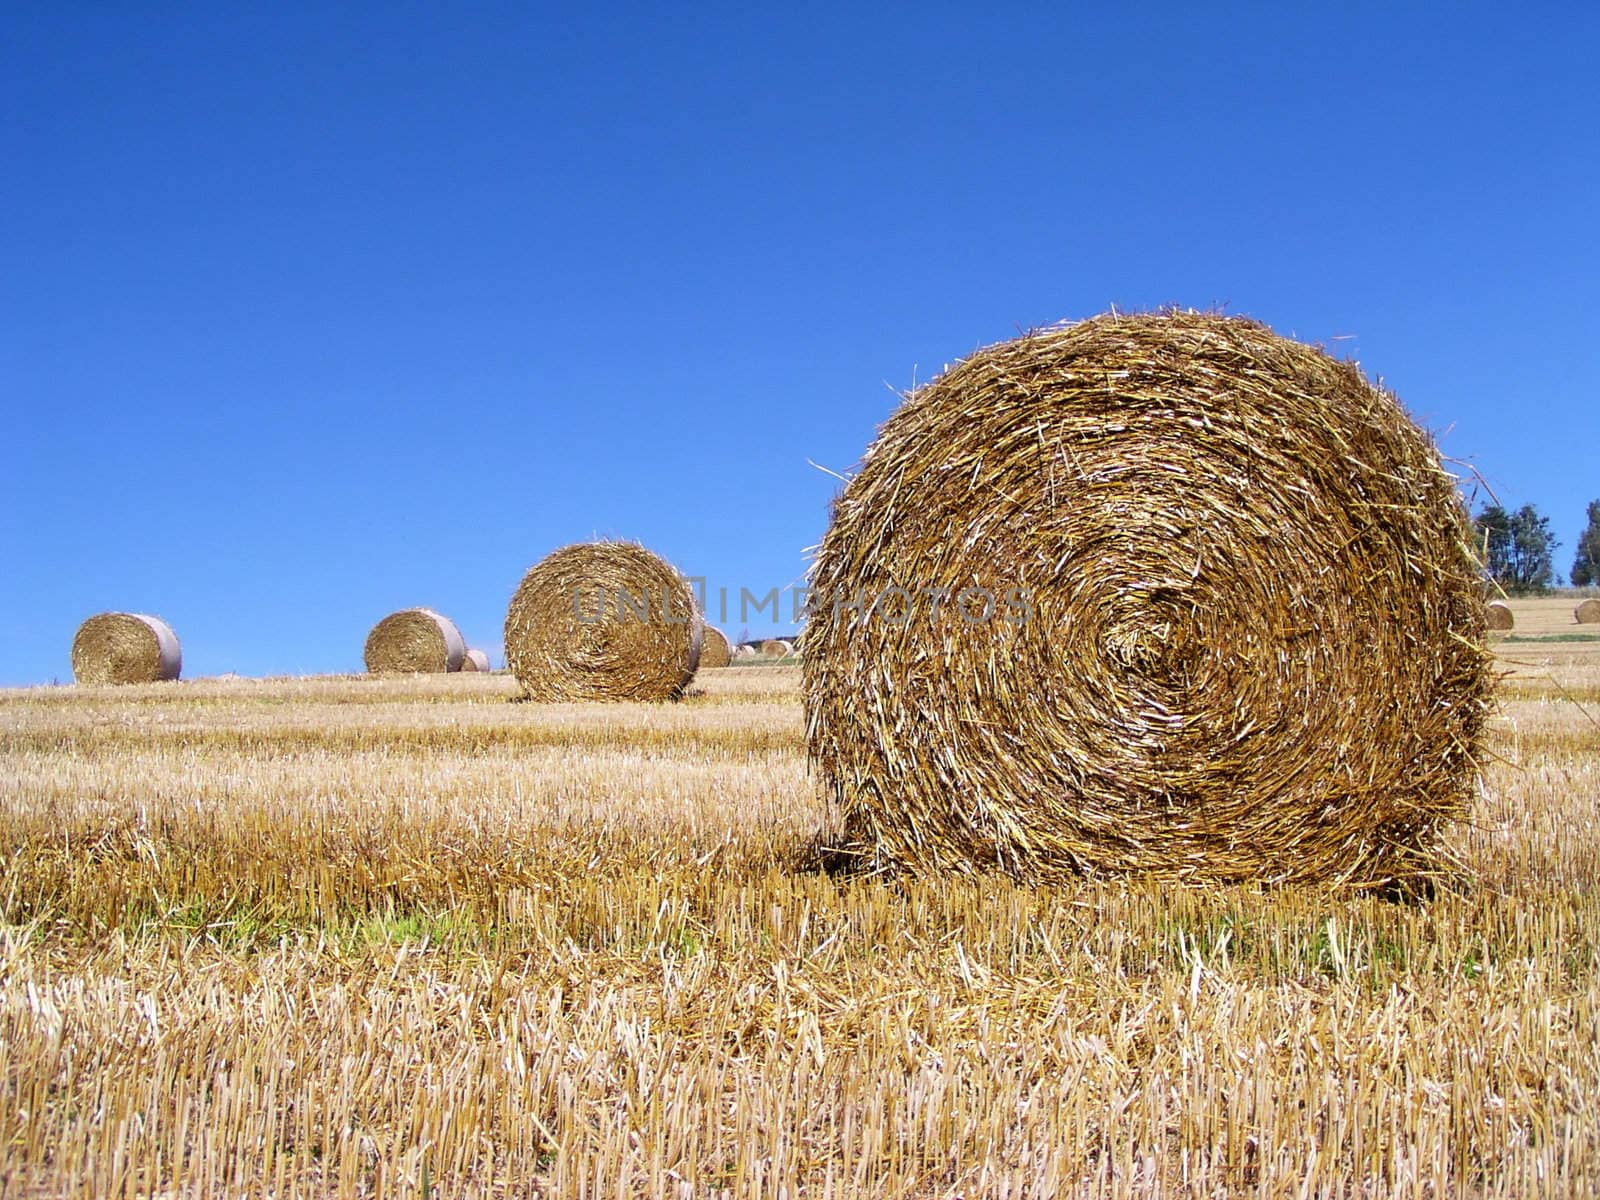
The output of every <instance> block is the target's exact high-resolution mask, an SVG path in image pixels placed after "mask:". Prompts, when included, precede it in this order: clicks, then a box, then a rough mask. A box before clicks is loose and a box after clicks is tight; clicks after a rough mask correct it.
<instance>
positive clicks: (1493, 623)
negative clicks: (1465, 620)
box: [1483, 600, 1517, 633]
mask: <svg viewBox="0 0 1600 1200" xmlns="http://www.w3.org/2000/svg"><path fill="white" fill-rule="evenodd" d="M1483 616H1484V621H1485V623H1486V624H1487V625H1488V627H1489V628H1490V629H1491V630H1493V631H1494V632H1496V633H1504V632H1505V631H1506V630H1508V629H1512V628H1514V627H1515V626H1516V623H1517V619H1516V618H1515V617H1514V616H1512V615H1511V606H1510V605H1509V604H1507V603H1506V602H1505V601H1504V600H1491V601H1489V603H1487V604H1485V605H1484V606H1483Z"/></svg>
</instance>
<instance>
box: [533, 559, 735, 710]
mask: <svg viewBox="0 0 1600 1200" xmlns="http://www.w3.org/2000/svg"><path fill="white" fill-rule="evenodd" d="M702 630H703V625H702V622H701V618H700V613H699V609H698V608H697V606H696V605H695V600H694V591H693V589H692V588H691V587H690V586H689V583H688V581H687V580H685V579H684V578H683V577H682V576H681V575H679V574H678V572H677V571H675V570H674V569H673V568H672V566H671V565H670V564H668V563H667V562H665V561H664V560H662V559H661V558H658V557H657V556H656V555H654V554H652V553H651V552H650V551H648V550H646V549H645V548H644V547H643V546H636V545H634V544H632V543H630V542H585V543H580V544H578V545H573V546H563V547H562V548H561V549H560V550H557V551H555V553H553V554H551V555H549V556H548V557H547V558H545V559H543V560H542V561H540V562H539V563H537V564H536V565H534V566H533V567H532V568H531V569H530V570H529V571H528V573H527V574H526V575H524V576H523V578H522V583H521V585H520V586H519V587H518V588H517V591H516V594H515V595H514V596H512V597H511V606H510V608H509V610H508V611H507V613H506V665H507V666H508V667H510V668H511V670H512V672H513V673H514V674H515V675H516V677H517V679H518V680H519V681H520V682H521V684H522V688H523V691H524V693H525V694H526V695H527V696H528V697H529V698H531V699H535V700H671V699H676V698H677V697H678V696H680V695H682V693H683V689H684V688H685V687H687V686H688V683H689V680H690V679H692V678H693V677H694V673H695V669H696V667H697V666H698V665H699V661H700V649H701V636H702Z"/></svg>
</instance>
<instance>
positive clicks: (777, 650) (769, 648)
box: [761, 638, 794, 658]
mask: <svg viewBox="0 0 1600 1200" xmlns="http://www.w3.org/2000/svg"><path fill="white" fill-rule="evenodd" d="M793 650H794V647H793V646H791V645H789V643H788V642H786V641H784V640H783V639H782V638H768V639H767V640H766V641H764V642H762V643H761V653H762V655H763V656H764V657H766V658H788V657H789V655H790V653H791V652H793Z"/></svg>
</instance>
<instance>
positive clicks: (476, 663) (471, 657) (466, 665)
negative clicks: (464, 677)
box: [461, 650, 489, 671]
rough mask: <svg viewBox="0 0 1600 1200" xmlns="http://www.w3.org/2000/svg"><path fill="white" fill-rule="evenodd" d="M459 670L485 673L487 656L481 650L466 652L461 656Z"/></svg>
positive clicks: (487, 664) (487, 661) (487, 667)
mask: <svg viewBox="0 0 1600 1200" xmlns="http://www.w3.org/2000/svg"><path fill="white" fill-rule="evenodd" d="M461 669H462V670H463V671H487V670H488V669H489V656H488V655H487V654H485V653H484V652H483V651H482V650H468V651H467V652H466V653H465V654H463V655H462V656H461Z"/></svg>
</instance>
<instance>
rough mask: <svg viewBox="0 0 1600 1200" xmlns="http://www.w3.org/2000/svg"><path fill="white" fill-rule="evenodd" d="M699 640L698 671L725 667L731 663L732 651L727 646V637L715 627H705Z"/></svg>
mask: <svg viewBox="0 0 1600 1200" xmlns="http://www.w3.org/2000/svg"><path fill="white" fill-rule="evenodd" d="M702 634H703V636H702V637H701V639H700V670H702V671H707V670H713V669H715V668H717V667H725V666H727V665H728V664H729V663H730V662H732V661H733V649H732V647H730V646H729V645H728V638H727V635H726V634H724V633H723V632H722V630H720V629H718V628H717V627H716V626H715V625H707V626H705V627H704V628H703V630H702Z"/></svg>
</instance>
